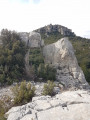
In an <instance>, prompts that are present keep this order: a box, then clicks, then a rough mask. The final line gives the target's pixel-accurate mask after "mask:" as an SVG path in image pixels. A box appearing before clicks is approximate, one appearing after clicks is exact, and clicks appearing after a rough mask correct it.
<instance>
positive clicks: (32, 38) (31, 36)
mask: <svg viewBox="0 0 90 120" xmlns="http://www.w3.org/2000/svg"><path fill="white" fill-rule="evenodd" d="M19 34H20V37H21V39H22V41H24V42H25V43H26V45H27V46H28V47H30V48H40V47H42V46H44V41H43V40H42V39H41V35H40V34H39V33H37V32H30V33H26V32H21V33H19Z"/></svg>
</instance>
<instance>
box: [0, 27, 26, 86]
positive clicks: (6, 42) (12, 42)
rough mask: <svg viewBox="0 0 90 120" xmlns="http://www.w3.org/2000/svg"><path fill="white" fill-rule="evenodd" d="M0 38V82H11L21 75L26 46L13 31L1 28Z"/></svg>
mask: <svg viewBox="0 0 90 120" xmlns="http://www.w3.org/2000/svg"><path fill="white" fill-rule="evenodd" d="M0 39H1V40H2V42H3V44H2V46H0V83H1V84H4V83H7V84H12V83H13V82H15V81H19V80H21V79H22V77H23V74H24V56H25V53H26V47H25V44H24V43H23V42H22V41H21V39H20V36H19V35H18V34H17V33H16V32H15V31H8V30H7V29H3V30H2V31H1V36H0Z"/></svg>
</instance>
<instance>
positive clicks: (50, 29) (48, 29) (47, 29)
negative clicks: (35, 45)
mask: <svg viewBox="0 0 90 120" xmlns="http://www.w3.org/2000/svg"><path fill="white" fill-rule="evenodd" d="M35 31H36V32H38V33H41V34H45V35H46V36H47V37H48V36H49V34H50V33H54V32H57V33H58V32H59V33H60V34H61V35H66V36H74V35H75V34H74V33H73V32H72V30H71V29H68V28H67V27H64V26H61V25H52V24H50V25H47V26H44V27H42V28H39V29H37V30H35Z"/></svg>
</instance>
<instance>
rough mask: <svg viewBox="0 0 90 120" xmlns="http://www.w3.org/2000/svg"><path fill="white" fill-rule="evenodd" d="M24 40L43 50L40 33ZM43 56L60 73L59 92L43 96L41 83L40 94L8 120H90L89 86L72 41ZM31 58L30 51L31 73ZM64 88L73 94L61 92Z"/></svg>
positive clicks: (64, 41)
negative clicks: (52, 95)
mask: <svg viewBox="0 0 90 120" xmlns="http://www.w3.org/2000/svg"><path fill="white" fill-rule="evenodd" d="M21 34H22V33H21ZM34 35H35V36H34ZM37 36H38V37H37ZM21 37H22V40H23V41H25V42H26V45H27V46H28V47H29V48H34V47H41V46H42V44H41V43H42V42H41V41H42V40H41V37H40V34H38V33H32V34H27V33H24V34H22V35H21ZM35 41H36V42H35ZM43 56H44V58H45V62H46V63H49V64H51V65H52V66H53V67H55V68H56V70H57V74H56V78H57V82H58V89H59V90H58V92H56V93H57V94H56V95H55V96H54V97H51V96H42V95H41V91H42V88H43V87H42V85H41V83H39V84H38V85H36V93H40V94H37V96H36V97H33V99H32V101H31V102H29V103H28V104H25V105H22V106H18V107H13V108H11V109H10V110H9V111H8V112H7V113H6V115H5V116H6V117H7V120H90V89H89V85H88V83H87V82H86V80H85V77H84V74H83V71H82V70H81V68H80V67H79V66H78V63H77V59H76V57H75V55H74V49H73V47H72V45H71V43H70V42H69V40H68V38H62V39H60V40H58V41H57V42H56V43H53V44H50V45H47V46H44V47H43ZM28 57H29V51H28V53H27V54H26V64H27V70H29V69H28V66H29V62H28ZM61 85H62V88H65V89H67V90H69V91H66V92H65V91H61V89H60V86H61ZM37 88H38V89H37ZM83 88H84V89H83ZM77 89H78V90H77ZM79 89H81V90H79ZM63 90H64V89H63ZM71 90H72V91H71Z"/></svg>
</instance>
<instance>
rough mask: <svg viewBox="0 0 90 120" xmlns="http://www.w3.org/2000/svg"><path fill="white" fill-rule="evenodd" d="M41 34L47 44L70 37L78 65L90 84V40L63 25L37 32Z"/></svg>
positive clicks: (50, 26)
mask: <svg viewBox="0 0 90 120" xmlns="http://www.w3.org/2000/svg"><path fill="white" fill-rule="evenodd" d="M35 31H36V32H39V33H40V34H41V37H42V39H43V40H44V42H45V44H46V45H47V44H51V43H54V42H56V41H57V40H59V39H60V38H62V37H65V36H66V37H69V40H70V41H71V43H72V45H73V47H74V49H75V55H76V57H77V60H78V63H79V65H80V67H81V68H82V70H83V71H84V74H85V77H86V80H87V81H88V82H90V39H86V38H82V37H79V36H76V35H75V33H74V32H72V30H71V29H68V28H67V27H64V26H61V25H51V24H50V25H47V26H45V27H42V28H39V29H36V30H35Z"/></svg>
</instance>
